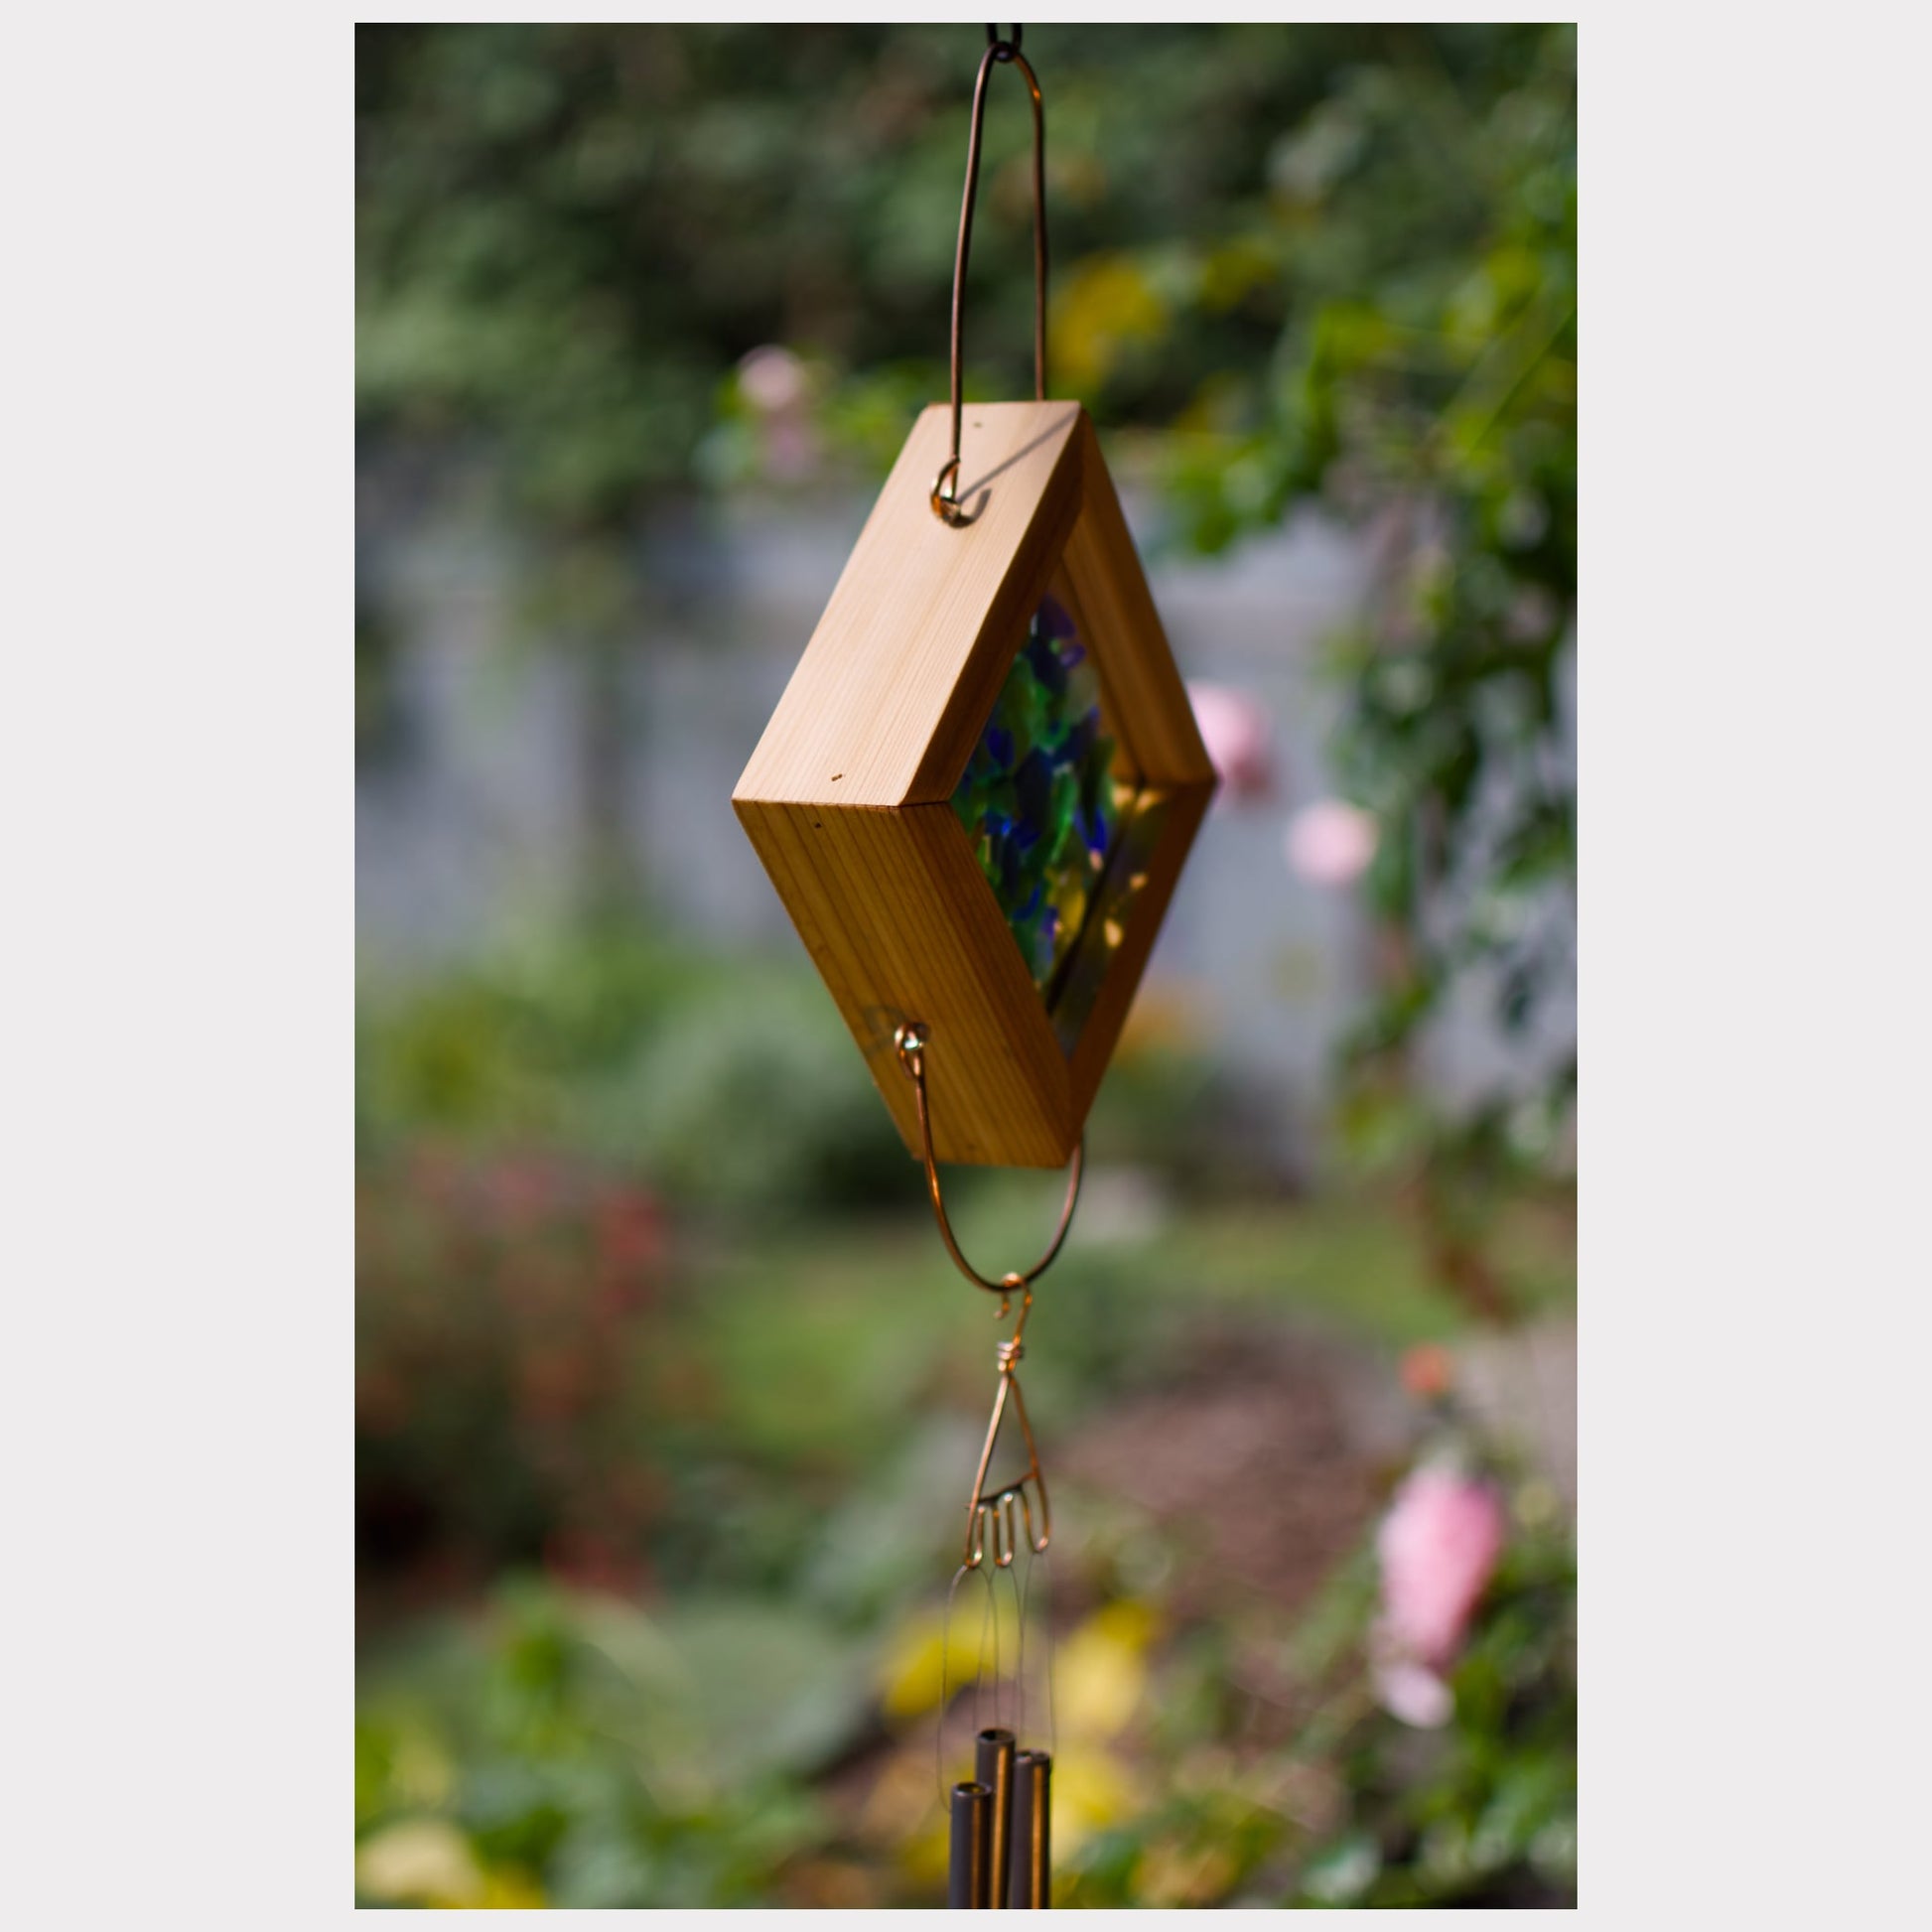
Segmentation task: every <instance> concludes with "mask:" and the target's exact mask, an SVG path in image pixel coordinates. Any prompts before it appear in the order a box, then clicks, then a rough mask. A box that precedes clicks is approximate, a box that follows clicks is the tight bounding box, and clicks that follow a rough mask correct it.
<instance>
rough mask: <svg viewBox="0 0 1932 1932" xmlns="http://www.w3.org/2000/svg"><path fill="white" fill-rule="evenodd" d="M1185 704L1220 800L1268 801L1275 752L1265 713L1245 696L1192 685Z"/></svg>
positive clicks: (1220, 688) (1216, 687)
mask: <svg viewBox="0 0 1932 1932" xmlns="http://www.w3.org/2000/svg"><path fill="white" fill-rule="evenodd" d="M1187 698H1188V702H1189V703H1191V704H1192V706H1193V707H1194V723H1195V724H1196V725H1197V726H1198V727H1199V728H1200V736H1201V743H1202V744H1203V745H1204V746H1206V748H1207V756H1208V758H1209V759H1212V760H1213V764H1214V769H1215V770H1216V771H1217V772H1218V773H1219V774H1220V779H1221V791H1220V799H1224V800H1226V801H1228V802H1230V803H1238V802H1240V801H1241V800H1243V799H1256V798H1269V797H1272V796H1273V795H1274V790H1275V748H1274V744H1273V742H1272V733H1271V730H1270V726H1269V720H1268V714H1267V712H1266V711H1264V710H1263V709H1262V708H1261V706H1260V705H1259V704H1257V703H1256V702H1255V700H1254V699H1253V698H1251V697H1249V696H1248V694H1247V693H1246V692H1245V691H1234V690H1230V689H1229V688H1228V687H1227V686H1226V685H1224V684H1190V685H1188V687H1187ZM1217 802H1219V800H1217Z"/></svg>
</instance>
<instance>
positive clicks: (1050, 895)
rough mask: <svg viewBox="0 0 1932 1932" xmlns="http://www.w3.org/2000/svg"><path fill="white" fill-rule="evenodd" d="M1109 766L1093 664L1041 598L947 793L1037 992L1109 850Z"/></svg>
mask: <svg viewBox="0 0 1932 1932" xmlns="http://www.w3.org/2000/svg"><path fill="white" fill-rule="evenodd" d="M1113 761H1114V743H1113V740H1112V739H1111V738H1109V737H1108V736H1107V733H1106V729H1105V725H1104V721H1103V720H1102V717H1101V712H1100V680H1099V677H1098V675H1097V674H1096V672H1095V669H1094V665H1093V660H1092V658H1091V656H1090V655H1089V653H1088V651H1087V649H1086V647H1085V645H1084V644H1083V643H1082V642H1081V640H1080V638H1079V636H1078V634H1077V633H1076V632H1075V629H1074V626H1073V621H1072V619H1071V618H1070V617H1069V616H1068V615H1067V612H1066V610H1065V607H1064V606H1063V605H1061V604H1060V603H1059V602H1058V600H1057V599H1055V598H1052V597H1047V598H1044V599H1042V600H1041V602H1040V606H1039V609H1038V610H1037V611H1035V613H1034V616H1033V620H1032V621H1031V622H1030V623H1029V624H1028V626H1027V637H1026V641H1025V642H1024V643H1023V644H1022V645H1021V647H1020V650H1019V652H1018V654H1017V655H1016V656H1015V658H1014V660H1013V668H1012V669H1011V670H1010V671H1009V672H1008V673H1007V680H1006V683H1005V684H1004V685H1003V686H1002V687H1001V691H1000V695H999V698H998V699H997V700H996V701H995V703H994V706H993V711H992V714H991V715H990V716H989V717H988V719H987V721H986V726H985V729H984V730H983V731H982V732H981V733H980V738H979V743H978V744H977V745H976V746H975V747H974V748H973V755H972V757H971V758H970V759H968V760H967V764H966V769H965V770H964V772H962V773H961V774H960V779H959V783H958V785H957V786H956V787H955V788H954V791H953V798H952V803H953V810H954V811H955V812H957V813H958V814H959V820H960V823H961V824H962V825H964V826H965V828H966V831H967V834H968V836H969V837H971V839H972V841H973V846H974V850H975V852H976V853H977V854H978V857H979V863H980V870H981V872H982V873H984V874H985V876H986V881H987V884H988V885H990V886H991V887H992V888H993V893H994V897H996V898H997V899H998V900H999V902H1000V909H1001V910H1002V911H1003V912H1004V913H1005V914H1006V919H1007V925H1008V928H1009V929H1010V930H1011V931H1012V933H1013V937H1014V942H1015V943H1016V944H1017V945H1018V946H1019V948H1020V952H1021V956H1022V957H1023V958H1024V959H1025V960H1026V962H1027V970H1028V972H1029V973H1031V974H1032V976H1033V980H1034V984H1035V986H1036V987H1038V988H1039V991H1040V994H1041V997H1042V998H1050V996H1051V992H1052V988H1053V982H1054V978H1055V975H1056V974H1058V973H1059V972H1060V970H1061V968H1062V967H1063V966H1064V964H1065V962H1066V960H1067V959H1068V957H1069V956H1070V954H1071V953H1072V951H1073V948H1074V946H1075V944H1076V942H1077V941H1078V939H1079V937H1080V933H1081V930H1082V928H1083V926H1084V925H1085V923H1086V919H1087V914H1088V911H1089V908H1090V907H1091V905H1092V903H1093V900H1094V898H1095V897H1096V896H1097V894H1098V889H1099V886H1100V882H1101V878H1102V875H1103V874H1104V873H1105V872H1106V870H1107V864H1108V861H1109V859H1110V858H1111V857H1112V854H1113V847H1114V840H1115V832H1116V827H1117V822H1118V810H1117V807H1116V804H1115V798H1114V786H1113V781H1112V778H1111V776H1110V775H1109V774H1110V772H1111V770H1112V766H1113Z"/></svg>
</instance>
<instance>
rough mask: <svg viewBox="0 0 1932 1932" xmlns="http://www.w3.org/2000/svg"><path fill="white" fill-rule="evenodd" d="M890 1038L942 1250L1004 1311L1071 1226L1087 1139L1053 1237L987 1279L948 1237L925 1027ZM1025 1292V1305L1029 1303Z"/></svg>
mask: <svg viewBox="0 0 1932 1932" xmlns="http://www.w3.org/2000/svg"><path fill="white" fill-rule="evenodd" d="M893 1042H894V1044H895V1045H896V1046H897V1048H898V1057H899V1064H900V1065H901V1066H903V1067H904V1068H905V1070H906V1072H907V1073H908V1074H910V1075H911V1079H912V1098H913V1102H914V1104H915V1105H916V1107H917V1109H918V1115H919V1153H920V1155H921V1156H922V1157H923V1159H924V1161H925V1190H926V1193H927V1194H928V1195H929V1196H930V1197H931V1200H932V1217H933V1219H934V1220H936V1221H937V1222H938V1223H939V1238H940V1239H941V1240H942V1241H943V1242H945V1244H946V1252H947V1253H948V1254H949V1255H951V1256H952V1258H953V1266H954V1267H955V1268H957V1269H958V1270H959V1272H960V1273H961V1274H962V1275H964V1276H965V1277H966V1279H967V1280H968V1281H969V1282H971V1283H972V1284H973V1286H974V1287H975V1288H983V1289H985V1290H986V1292H987V1293H988V1294H989V1295H997V1296H999V1297H1000V1298H1001V1304H1002V1306H1001V1312H1002V1313H1003V1314H1004V1313H1005V1312H1006V1308H1005V1303H1006V1299H1007V1298H1008V1297H1009V1296H1011V1295H1012V1294H1013V1293H1014V1292H1015V1291H1016V1290H1019V1289H1025V1288H1026V1287H1028V1286H1029V1285H1030V1284H1031V1283H1033V1282H1036V1281H1037V1280H1038V1279H1039V1278H1040V1276H1041V1275H1043V1274H1045V1272H1046V1271H1047V1269H1048V1268H1050V1267H1051V1266H1052V1263H1053V1257H1054V1256H1055V1255H1057V1254H1058V1253H1059V1251H1060V1247H1061V1244H1062V1243H1063V1242H1064V1241H1065V1240H1066V1231H1067V1229H1068V1228H1070V1227H1071V1226H1072V1225H1073V1210H1074V1208H1075V1207H1076V1206H1077V1205H1078V1204H1079V1200H1080V1171H1081V1169H1082V1168H1083V1167H1084V1166H1085V1164H1086V1153H1087V1144H1086V1139H1085V1137H1084V1136H1082V1138H1081V1140H1080V1142H1079V1144H1078V1145H1077V1146H1076V1147H1075V1148H1074V1150H1073V1165H1072V1166H1071V1167H1070V1168H1069V1169H1068V1170H1067V1176H1066V1199H1065V1200H1064V1201H1062V1202H1061V1203H1060V1224H1059V1226H1058V1227H1057V1228H1055V1229H1054V1230H1053V1238H1052V1240H1051V1241H1050V1242H1049V1243H1048V1244H1047V1248H1046V1252H1045V1253H1044V1254H1043V1255H1041V1256H1040V1258H1039V1259H1038V1260H1037V1261H1036V1262H1035V1263H1034V1265H1033V1266H1032V1267H1031V1268H1027V1269H1023V1270H1018V1271H1016V1272H1014V1273H1012V1274H1009V1275H1002V1276H1001V1277H1000V1279H999V1280H998V1281H992V1280H989V1279H988V1278H987V1277H986V1276H985V1275H982V1274H981V1273H980V1271H979V1270H978V1269H977V1268H975V1267H974V1266H973V1264H972V1263H971V1262H970V1261H968V1260H967V1259H966V1257H965V1256H964V1255H963V1254H961V1253H960V1250H959V1243H958V1241H957V1240H956V1239H955V1238H954V1235H953V1231H952V1223H951V1222H950V1221H948V1220H947V1219H946V1197H945V1194H944V1193H943V1191H942V1190H941V1188H940V1185H939V1167H938V1164H937V1162H936V1161H934V1159H933V1156H932V1114H931V1109H930V1106H929V1104H928V1102H927V1100H926V1091H925V1053H926V1043H927V1042H926V1035H925V1029H924V1028H923V1027H922V1026H920V1025H919V1024H918V1022H917V1021H913V1022H911V1023H910V1024H908V1025H906V1026H903V1027H901V1028H899V1030H898V1031H897V1033H896V1034H895V1035H893ZM1031 1299H1032V1298H1031V1297H1030V1298H1029V1305H1030V1306H1031ZM1026 1322H1027V1316H1026V1313H1025V1311H1024V1310H1023V1311H1022V1312H1021V1316H1020V1327H1017V1328H1015V1329H1014V1331H1013V1339H1014V1343H1015V1344H1016V1345H1017V1344H1018V1342H1019V1340H1020V1328H1023V1327H1025V1326H1026Z"/></svg>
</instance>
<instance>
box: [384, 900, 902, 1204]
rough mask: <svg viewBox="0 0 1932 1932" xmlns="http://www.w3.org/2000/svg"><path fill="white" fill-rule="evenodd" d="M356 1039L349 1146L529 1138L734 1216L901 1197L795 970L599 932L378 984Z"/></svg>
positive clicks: (811, 992) (820, 1003)
mask: <svg viewBox="0 0 1932 1932" xmlns="http://www.w3.org/2000/svg"><path fill="white" fill-rule="evenodd" d="M357 1047H358V1052H359V1055H360V1065H359V1066H358V1070H357V1082H356V1085H357V1100H358V1110H359V1112H358V1126H359V1129H360V1139H361V1144H362V1147H363V1149H364V1152H365V1153H366V1154H375V1153H378V1152H380V1151H382V1150H384V1149H392V1148H394V1147H396V1146H399V1145H403V1144H406V1143H407V1142H408V1141H409V1140H410V1139H411V1138H412V1137H414V1136H417V1135H420V1134H424V1133H432V1134H437V1135H443V1136H449V1137H453V1138H455V1139H457V1140H460V1141H461V1142H463V1143H464V1144H466V1145H469V1146H472V1147H476V1148H483V1149H493V1150H503V1149H514V1148H517V1147H522V1146H529V1145H538V1144H540V1145H546V1146H550V1147H555V1148H560V1149H567V1150H574V1151H576V1152H577V1153H578V1154H580V1155H582V1156H584V1157H586V1158H591V1159H595V1160H597V1161H599V1162H601V1163H603V1164H606V1165H607V1166H608V1167H610V1168H611V1169H612V1170H614V1171H617V1172H624V1171H628V1172H631V1173H635V1174H636V1175H638V1176H639V1177H640V1178H641V1179H643V1180H645V1181H647V1182H648V1184H649V1185H650V1186H651V1187H652V1188H653V1189H654V1190H656V1191H657V1192H659V1193H661V1194H662V1195H663V1196H665V1197H666V1198H667V1199H668V1200H669V1201H670V1202H671V1203H672V1204H673V1205H677V1206H683V1207H690V1208H695V1209H705V1210H721V1211H730V1212H734V1213H742V1212H743V1211H745V1210H747V1209H761V1210H769V1211H771V1212H775V1213H786V1214H788V1213H797V1212H804V1211H810V1210H814V1209H818V1208H825V1207H845V1206H852V1205H859V1204H865V1203H868V1202H875V1201H903V1200H904V1199H906V1198H907V1189H906V1175H905V1155H904V1152H903V1150H902V1149H901V1148H900V1146H899V1142H898V1138H897V1134H896V1133H895V1132H894V1130H893V1127H892V1123H891V1120H890V1119H889V1117H888V1116H887V1114H886V1111H885V1109H884V1107H883V1106H882V1105H881V1104H880V1101H879V1096H878V1094H877V1093H876V1091H875V1090H874V1088H873V1084H872V1080H871V1077H870V1076H869V1074H868V1073H867V1071H866V1066H865V1062H864V1060H863V1059H862V1058H861V1057H860V1056H859V1054H858V1053H857V1052H855V1051H854V1050H853V1046H852V1042H851V1039H850V1038H849V1036H848V1035H847V1034H846V1031H845V1028H844V1027H843V1025H842V1024H841V1023H840V1020H839V1017H838V1014H837V1011H836V1010H835V1009H834V1008H833V1006H832V1004H831V1002H830V1001H829V1000H828V999H827V998H826V996H825V994H824V992H823V990H822V989H821V988H820V987H819V985H818V983H817V981H816V980H815V979H814V978H813V977H812V976H811V975H810V974H809V973H807V972H805V971H804V970H802V969H786V968H784V967H780V966H775V965H771V964H768V963H764V962H760V961H756V960H747V959H744V958H740V957H710V956H703V955H695V954H691V953H688V952H678V951H674V950H672V949H669V948H665V947H662V946H660V945H657V944H654V943H652V942H651V941H650V940H648V939H646V938H644V937H643V936H641V935H640V934H638V933H636V932H635V931H634V930H629V929H624V928H621V927H620V928H601V929H598V930H595V931H592V932H588V933H578V934H574V935H568V936H565V937H562V938H560V939H558V940H557V941H555V942H554V943H553V944H551V945H549V946H548V947H546V948H545V949H543V950H542V951H540V952H537V953H533V954H531V955H529V956H526V957H517V958H505V959H497V960H490V961H485V962H481V963H478V964H474V965H470V966H467V967H465V968H464V969H462V970H461V971H459V972H457V973H455V974H453V975H451V976H449V977H448V978H445V979H441V980H437V981H434V982H431V983H429V984H427V985H424V986H419V987H409V988H399V989H394V990H391V991H388V992H386V993H385V992H383V991H381V990H378V991H376V992H375V993H373V994H372V995H369V996H367V997H366V998H365V1000H364V1003H363V1006H362V1009H361V1011H360V1012H359V1014H358V1024H357Z"/></svg>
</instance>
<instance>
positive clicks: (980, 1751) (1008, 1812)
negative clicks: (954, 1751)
mask: <svg viewBox="0 0 1932 1932" xmlns="http://www.w3.org/2000/svg"><path fill="white" fill-rule="evenodd" d="M973 1775H974V1777H976V1778H977V1779H978V1780H979V1781H980V1783H982V1784H983V1785H985V1786H986V1787H987V1789H988V1790H990V1791H991V1792H992V1793H993V1829H992V1842H991V1845H990V1847H989V1851H988V1858H987V1870H988V1872H989V1873H990V1874H991V1879H992V1886H993V1893H992V1896H991V1897H990V1898H989V1899H988V1900H987V1903H988V1904H989V1905H1004V1904H1005V1903H1006V1902H1007V1872H1008V1869H1009V1867H1010V1864H1011V1861H1012V1854H1013V1732H1012V1731H1010V1730H1008V1729H1007V1728H1006V1726H1005V1725H1000V1726H998V1727H997V1728H991V1729H987V1730H982V1731H981V1732H980V1734H979V1736H978V1738H977V1739H976V1740H975V1742H974V1746H973Z"/></svg>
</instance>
